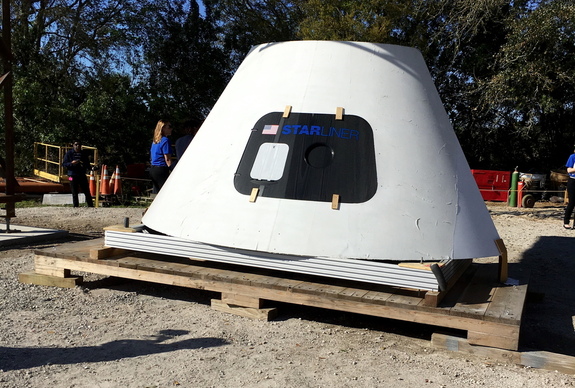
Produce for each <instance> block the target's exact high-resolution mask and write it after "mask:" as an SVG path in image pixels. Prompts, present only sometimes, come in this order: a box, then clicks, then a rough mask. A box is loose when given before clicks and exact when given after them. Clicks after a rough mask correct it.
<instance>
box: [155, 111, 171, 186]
mask: <svg viewBox="0 0 575 388" xmlns="http://www.w3.org/2000/svg"><path fill="white" fill-rule="evenodd" d="M171 134H172V125H171V124H170V123H169V122H168V121H164V120H159V121H158V123H157V124H156V128H155V129H154V139H153V141H152V147H151V148H150V159H151V165H152V167H151V168H150V178H151V179H152V184H153V189H152V192H153V193H154V194H158V192H159V191H160V189H161V188H162V186H164V183H166V181H167V180H168V177H169V176H170V166H171V165H172V146H171V145H170V141H169V140H168V136H170V135H171Z"/></svg>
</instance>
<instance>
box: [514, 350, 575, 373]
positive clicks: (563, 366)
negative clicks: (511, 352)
mask: <svg viewBox="0 0 575 388" xmlns="http://www.w3.org/2000/svg"><path fill="white" fill-rule="evenodd" d="M519 363H520V364H521V365H524V366H528V367H531V368H540V369H547V370H553V371H558V372H561V373H566V374H570V375H573V374H575V357H572V356H566V355H564V354H557V353H551V352H523V353H521V361H520V362H519Z"/></svg>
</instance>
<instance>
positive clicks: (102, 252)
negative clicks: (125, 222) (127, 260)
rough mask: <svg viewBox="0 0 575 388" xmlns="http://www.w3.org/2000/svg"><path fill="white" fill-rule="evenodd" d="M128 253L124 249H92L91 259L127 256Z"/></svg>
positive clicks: (102, 247)
mask: <svg viewBox="0 0 575 388" xmlns="http://www.w3.org/2000/svg"><path fill="white" fill-rule="evenodd" d="M127 253H128V251H127V250H125V249H122V248H110V247H104V246H101V247H97V248H92V249H90V259H94V260H101V259H107V258H109V257H112V256H118V255H125V254H127Z"/></svg>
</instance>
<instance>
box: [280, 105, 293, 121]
mask: <svg viewBox="0 0 575 388" xmlns="http://www.w3.org/2000/svg"><path fill="white" fill-rule="evenodd" d="M290 113H291V105H286V107H285V109H284V114H283V116H282V117H283V118H284V119H287V118H288V117H289V115H290Z"/></svg>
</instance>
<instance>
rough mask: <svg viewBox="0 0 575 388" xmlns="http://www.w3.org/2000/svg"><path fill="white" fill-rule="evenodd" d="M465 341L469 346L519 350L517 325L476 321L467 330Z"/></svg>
mask: <svg viewBox="0 0 575 388" xmlns="http://www.w3.org/2000/svg"><path fill="white" fill-rule="evenodd" d="M467 340H468V341H469V343H470V344H471V345H482V346H490V347H494V348H500V349H510V350H517V349H518V348H519V325H503V324H500V323H490V322H486V321H478V322H477V324H475V325H473V326H472V327H470V328H469V329H468V330H467Z"/></svg>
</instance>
